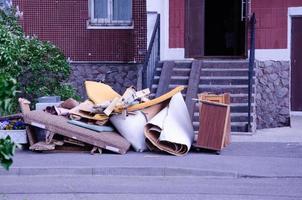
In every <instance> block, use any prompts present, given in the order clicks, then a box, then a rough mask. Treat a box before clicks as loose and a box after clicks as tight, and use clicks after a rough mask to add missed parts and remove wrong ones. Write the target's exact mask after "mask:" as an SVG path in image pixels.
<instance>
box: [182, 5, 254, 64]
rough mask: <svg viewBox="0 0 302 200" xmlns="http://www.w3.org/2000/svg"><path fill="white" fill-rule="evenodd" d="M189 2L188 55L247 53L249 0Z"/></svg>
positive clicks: (242, 54)
mask: <svg viewBox="0 0 302 200" xmlns="http://www.w3.org/2000/svg"><path fill="white" fill-rule="evenodd" d="M186 2H187V3H186V36H185V55H186V57H191V58H198V57H241V58H242V57H246V56H247V13H248V12H247V10H248V3H247V2H248V1H247V0H228V1H219V3H218V2H217V1H213V0H187V1H186ZM192 52H193V53H192Z"/></svg>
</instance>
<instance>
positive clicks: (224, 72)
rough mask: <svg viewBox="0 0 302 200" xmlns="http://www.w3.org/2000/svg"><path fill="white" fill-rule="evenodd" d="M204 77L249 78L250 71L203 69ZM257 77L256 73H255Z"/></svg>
mask: <svg viewBox="0 0 302 200" xmlns="http://www.w3.org/2000/svg"><path fill="white" fill-rule="evenodd" d="M200 74H201V75H202V76H246V77H247V76H248V69H236V68H235V69H216V68H214V69H208V68H207V69H201V72H200ZM253 75H255V72H254V73H253Z"/></svg>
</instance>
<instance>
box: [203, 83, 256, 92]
mask: <svg viewBox="0 0 302 200" xmlns="http://www.w3.org/2000/svg"><path fill="white" fill-rule="evenodd" d="M198 88H199V89H198V92H199V93H202V92H211V93H215V94H221V93H231V94H242V93H243V94H247V93H248V85H208V84H199V86H198ZM253 92H254V88H253Z"/></svg>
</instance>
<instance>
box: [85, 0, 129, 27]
mask: <svg viewBox="0 0 302 200" xmlns="http://www.w3.org/2000/svg"><path fill="white" fill-rule="evenodd" d="M90 25H93V26H130V25H132V0H90Z"/></svg>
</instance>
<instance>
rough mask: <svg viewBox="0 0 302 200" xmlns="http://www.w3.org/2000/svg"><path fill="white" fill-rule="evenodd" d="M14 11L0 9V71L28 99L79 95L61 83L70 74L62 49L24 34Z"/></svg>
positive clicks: (20, 94)
mask: <svg viewBox="0 0 302 200" xmlns="http://www.w3.org/2000/svg"><path fill="white" fill-rule="evenodd" d="M16 13H17V10H16V9H7V10H0V73H2V74H5V75H7V76H11V77H13V78H14V79H16V80H17V89H18V90H19V91H20V93H18V95H19V96H22V97H24V98H27V99H28V100H30V101H32V102H35V100H36V98H37V97H40V96H45V95H58V96H62V99H65V98H69V97H73V98H76V99H79V97H78V96H77V94H76V91H75V89H73V88H72V87H71V86H68V85H66V84H63V83H64V82H65V81H66V80H67V79H68V77H69V75H70V67H69V63H68V62H67V61H66V59H65V57H64V55H63V53H62V52H61V51H60V50H59V49H58V48H57V47H56V46H55V45H53V44H51V43H50V42H43V41H40V40H39V39H38V38H36V37H28V36H25V35H24V33H23V31H22V28H21V26H20V25H19V24H18V17H17V15H16ZM67 95H68V96H67ZM16 102H17V98H14V102H12V103H13V104H15V105H17V103H16Z"/></svg>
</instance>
